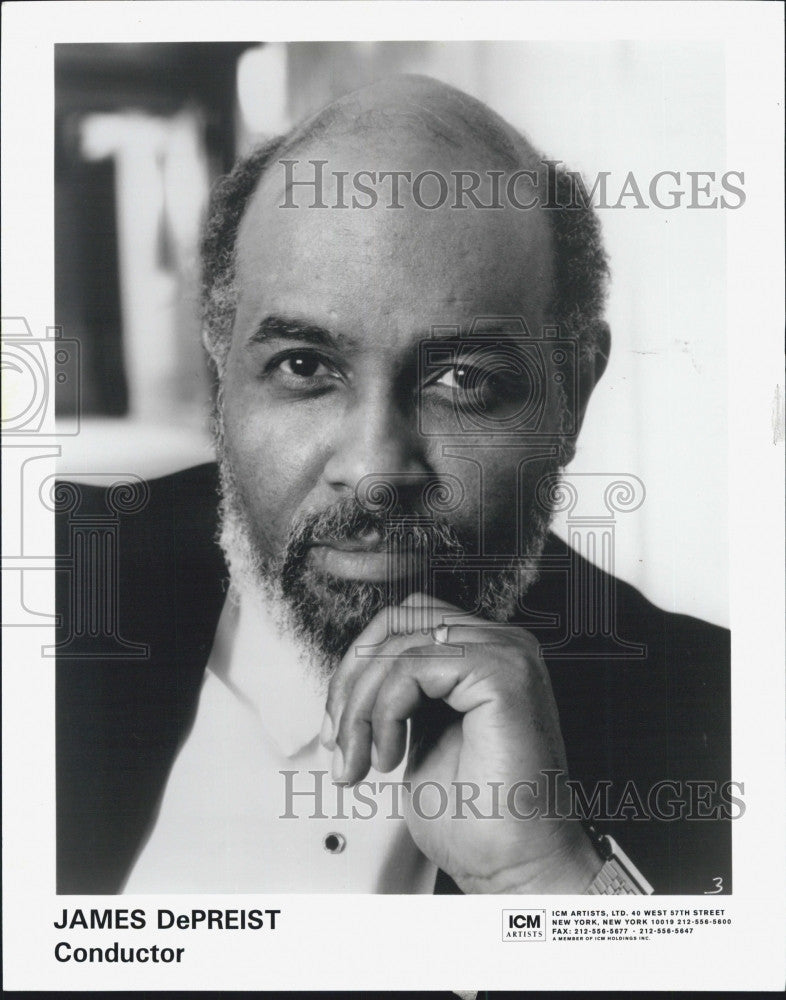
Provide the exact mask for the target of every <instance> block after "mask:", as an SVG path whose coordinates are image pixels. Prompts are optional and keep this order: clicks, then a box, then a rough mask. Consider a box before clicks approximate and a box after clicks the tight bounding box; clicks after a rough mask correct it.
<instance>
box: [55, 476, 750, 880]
mask: <svg viewBox="0 0 786 1000" xmlns="http://www.w3.org/2000/svg"><path fill="white" fill-rule="evenodd" d="M58 499H59V500H60V502H61V508H62V510H61V513H60V514H59V515H58V531H57V553H58V557H59V566H60V570H59V572H58V574H57V576H58V586H57V601H58V613H59V614H60V616H61V628H60V633H59V640H58V641H59V643H60V644H61V645H60V649H59V656H58V662H57V686H56V700H57V708H56V711H57V856H58V857H57V879H58V892H60V893H114V892H117V891H119V889H120V888H121V887H122V884H123V882H124V879H125V877H126V875H127V873H128V871H129V869H130V866H131V865H132V863H133V860H134V857H135V855H136V853H137V851H138V849H139V847H140V845H141V843H142V842H143V840H144V837H145V834H146V832H147V830H148V829H149V827H150V825H151V822H152V820H153V818H154V816H155V812H156V809H157V805H158V802H159V799H160V796H161V794H162V792H163V789H164V786H165V783H166V779H167V776H168V774H169V770H170V767H171V765H172V762H173V759H174V756H175V753H176V751H177V749H178V746H179V745H180V743H181V742H182V740H183V738H184V736H185V734H186V733H187V731H188V728H189V726H190V723H191V721H192V720H193V716H194V713H195V710H196V703H197V698H198V693H199V689H200V684H201V681H202V675H203V672H204V669H205V664H206V662H207V658H208V655H209V653H210V648H211V645H212V641H213V636H214V633H215V630H216V626H217V623H218V618H219V614H220V612H221V608H222V605H223V601H224V597H225V588H226V581H227V570H226V566H225V563H224V560H223V556H222V553H221V550H220V549H219V547H218V546H217V544H216V542H215V536H216V523H217V500H218V479H217V473H216V467H215V465H212V464H211V465H203V466H199V467H196V468H193V469H188V470H186V471H184V472H180V473H177V474H175V475H171V476H167V477H165V478H163V479H158V480H154V481H152V482H150V483H147V484H145V485H144V486H143V488H142V493H141V494H140V495H139V496H138V497H134V496H132V495H131V494H130V493H129V491H127V490H126V491H124V490H123V488H115V489H114V490H109V491H107V490H104V489H98V488H96V487H90V486H84V485H77V484H61V491H60V493H59V494H58ZM545 556H546V557H547V558H546V562H545V564H544V565H545V566H546V568H545V569H544V571H543V572H542V574H541V579H540V581H539V582H538V583H537V584H536V585H535V587H533V588H532V590H531V591H530V592H529V593H528V595H527V597H526V604H527V613H526V615H524V616H522V619H521V623H522V624H523V625H524V626H525V627H527V628H528V629H530V631H532V632H533V633H534V634H535V635H536V636H537V637H538V639H539V640H540V642H541V644H542V648H543V649H544V656H545V658H546V662H547V663H548V666H549V671H550V674H551V679H552V685H553V688H554V693H555V697H556V700H557V705H558V707H559V713H560V722H561V726H562V733H563V737H564V740H565V746H566V751H567V758H568V765H569V771H570V775H571V778H573V779H574V780H578V781H580V782H581V784H582V787H583V789H584V792H585V795H586V796H587V798H588V799H591V797H592V791H593V788H594V786H595V785H596V783H598V782H603V781H606V782H611V783H612V784H611V787H610V788H609V789H608V803H609V810H608V812H610V813H611V815H612V816H613V815H614V812H615V810H616V811H617V812H618V817H617V818H614V819H612V818H609V816H608V815H607V816H606V818H605V819H600V820H598V821H597V823H596V826H597V827H599V828H600V829H602V830H604V831H607V832H609V833H612V834H613V835H614V836H615V837H616V839H617V840H618V841H619V842H620V844H621V845H622V847H623V848H624V850H625V851H626V852H627V853H628V854H629V855H630V857H631V858H632V860H633V861H634V862H635V863H636V865H637V867H639V868H640V869H641V871H642V872H643V873H644V874H645V875H646V876H647V878H648V879H649V881H650V882H652V884H653V886H654V887H655V890H656V892H658V893H698V894H702V893H704V892H706V891H708V890H709V891H711V890H713V889H714V888H715V887H716V886H717V885H718V883H717V882H715V881H714V880H715V879H718V878H720V879H721V880H722V882H721V885H722V888H723V891H724V892H728V891H730V889H731V823H730V822H729V820H728V819H727V818H713V819H706V818H705V819H700V818H696V819H689V818H684V816H683V818H676V819H674V820H670V821H669V820H665V819H657V818H642V814H641V806H643V807H644V813H645V814H648V815H651V809H650V807H651V806H652V804H653V802H654V793H652V792H651V790H652V788H653V786H656V785H657V783H658V782H662V781H664V780H668V781H672V782H676V785H672V786H668V787H666V788H664V789H663V790H662V791H661V793H660V799H659V801H660V806H661V808H662V809H664V810H665V809H666V807H668V803H669V800H670V799H671V800H675V801H677V800H679V801H682V802H687V803H689V802H690V799H691V797H692V799H693V811H694V812H699V813H702V812H703V813H705V814H706V813H708V812H709V813H712V812H713V810H714V809H716V808H718V799H717V796H715V797H713V796H711V795H708V792H707V789H706V788H704V789H702V788H701V786H696V785H695V784H694V785H693V786H692V788H691V786H689V785H687V782H694V783H695V782H711V783H714V784H715V787H718V786H719V785H721V784H722V783H723V782H727V781H728V780H729V778H730V722H731V720H730V704H729V634H728V632H726V631H725V630H723V629H720V628H717V627H715V626H712V625H708V624H707V623H705V622H701V621H698V620H696V619H694V618H689V617H686V616H683V615H674V614H669V613H667V612H664V611H661V610H660V609H658V608H656V607H654V605H652V604H650V603H649V601H647V600H646V599H645V598H644V597H643V596H642V595H641V594H640V593H639V592H638V591H636V590H635V589H634V588H632V587H630V586H628V585H627V584H625V583H622V582H621V581H618V580H615V579H613V578H612V577H609V576H607V575H606V574H603V573H601V572H600V571H598V570H593V569H592V568H591V567H590V566H589V564H588V563H586V562H585V561H584V560H583V559H581V558H580V557H579V556H578V555H577V554H576V553H573V552H572V550H570V549H568V548H567V547H566V546H565V545H564V543H563V542H561V541H560V540H559V539H557V538H556V537H555V536H553V535H552V536H550V537H549V542H548V545H547V548H546V552H545ZM549 567H550V568H549ZM589 579H592V581H594V585H595V588H596V589H595V591H594V594H595V596H594V598H593V601H592V608H593V609H594V610H595V611H596V612H597V614H598V616H599V617H598V618H597V619H596V621H595V623H594V626H593V624H592V623H589V624H590V628H589V633H591V632H592V629H593V628H594V629H595V634H594V636H593V635H592V634H586V635H585V634H582V635H579V636H577V637H574V638H573V640H572V641H569V642H565V641H564V640H565V639H566V637H567V638H570V637H569V636H568V635H567V631H568V630H567V628H566V623H569V621H570V616H569V615H568V608H569V607H570V602H571V601H572V600H574V598H575V593H574V591H575V587H576V585H577V581H579V580H583V581H585V583H586V581H587V580H589ZM615 602H616V613H615V615H614V618H615V621H616V626H615V627H614V629H613V630H612V629H609V628H608V627H606V628H604V627H603V622H604V618H603V615H604V614H607V613H608V612H609V610H610V609H611V608H613V607H614V604H615ZM606 625H608V621H607V622H606ZM598 626H600V627H599V628H598ZM610 631H613V632H614V633H615V635H614V636H610V635H609V632H610ZM628 782H633V783H634V784H635V788H634V789H633V790H631V786H630V785H628ZM675 789H676V791H675ZM636 793H638V798H637V795H636ZM648 796H649V797H650V799H651V801H650V802H649V803H648V801H647V799H648ZM639 803H641V806H640V805H639ZM625 804H627V806H628V808H627V809H625V808H623V809H620V808H619V806H620V805H623V806H624V805H625ZM683 808H685V807H683ZM720 808H721V809H723V803H721V804H720ZM637 812H638V813H639V815H638V816H636V815H635V814H636V813H637ZM435 891H436V892H457V891H458V890H457V889H456V887H455V885H454V884H453V883H452V881H451V880H450V879H449V878H448V877H447V876H446V875H445V874H444V873H442V872H440V873H439V875H438V877H437V883H436V886H435Z"/></svg>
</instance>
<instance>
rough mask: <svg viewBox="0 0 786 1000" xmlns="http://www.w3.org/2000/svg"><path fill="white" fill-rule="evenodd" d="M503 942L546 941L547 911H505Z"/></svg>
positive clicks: (503, 912) (503, 914)
mask: <svg viewBox="0 0 786 1000" xmlns="http://www.w3.org/2000/svg"><path fill="white" fill-rule="evenodd" d="M502 940H503V941H545V940H546V911H545V910H503V911H502Z"/></svg>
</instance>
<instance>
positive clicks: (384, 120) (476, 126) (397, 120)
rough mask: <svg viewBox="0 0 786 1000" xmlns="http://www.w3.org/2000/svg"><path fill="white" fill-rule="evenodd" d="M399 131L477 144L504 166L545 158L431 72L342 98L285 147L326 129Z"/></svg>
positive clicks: (452, 144) (450, 143)
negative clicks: (431, 75) (431, 76)
mask: <svg viewBox="0 0 786 1000" xmlns="http://www.w3.org/2000/svg"><path fill="white" fill-rule="evenodd" d="M385 131H387V132H394V133H395V134H396V135H397V136H398V137H399V138H403V139H404V141H405V142H406V141H407V140H408V139H414V138H415V137H417V136H423V135H427V136H428V137H429V138H430V139H432V140H433V141H434V142H435V143H442V144H443V145H444V146H445V147H446V148H448V149H450V148H454V149H455V148H458V147H460V146H463V145H469V144H472V145H473V146H474V147H475V148H476V149H478V150H485V151H486V152H487V153H489V154H491V155H492V156H493V157H494V158H495V161H496V162H499V163H500V164H501V165H502V166H503V167H504V168H505V169H508V170H516V169H518V168H522V167H525V168H537V167H538V166H539V164H540V158H539V156H538V153H537V151H536V150H535V149H534V148H533V147H532V146H531V145H530V144H529V143H528V142H527V140H526V139H525V138H524V137H523V136H521V135H520V134H519V133H517V132H516V131H515V130H514V129H513V128H511V126H510V125H508V124H507V122H505V121H504V120H503V119H502V118H500V116H499V115H497V114H496V113H495V112H494V111H492V110H491V108H489V107H488V106H487V105H485V104H483V103H482V102H481V101H478V100H476V99H475V98H474V97H470V96H469V95H468V94H465V93H463V92H462V91H460V90H457V89H456V88H455V87H450V86H448V84H446V83H441V82H440V81H438V80H433V79H431V78H430V77H427V76H417V75H403V76H394V77H388V78H386V79H384V80H379V81H377V82H375V83H372V84H370V85H369V86H368V87H363V88H362V89H361V90H356V91H353V92H352V93H350V94H345V95H344V96H342V97H340V98H338V99H337V100H335V101H333V102H331V103H330V104H329V105H327V107H325V108H322V109H321V110H320V111H318V112H317V113H316V114H315V115H313V116H312V117H311V118H309V119H307V120H306V121H304V122H303V123H301V124H300V125H299V126H296V127H295V129H294V130H293V131H292V132H291V133H290V135H289V137H288V138H287V142H286V145H285V147H284V149H285V151H286V152H291V151H292V150H293V149H295V148H297V147H299V146H300V145H301V144H303V143H306V142H309V141H312V140H317V139H320V138H322V137H324V136H326V135H331V136H334V137H336V138H338V137H339V136H342V135H343V136H346V135H356V136H359V137H362V136H364V135H368V134H370V133H374V132H385Z"/></svg>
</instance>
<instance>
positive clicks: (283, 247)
mask: <svg viewBox="0 0 786 1000" xmlns="http://www.w3.org/2000/svg"><path fill="white" fill-rule="evenodd" d="M283 158H284V159H287V160H290V161H291V160H294V161H296V162H295V164H294V165H290V167H289V168H287V167H285V166H284V165H283V164H282V163H281V162H280V160H279V159H276V160H274V161H273V162H272V163H271V164H270V165H268V168H267V170H266V172H265V174H264V175H263V177H262V180H261V181H260V183H259V185H258V186H257V189H256V191H255V192H254V194H253V195H252V197H251V199H250V201H249V205H248V207H247V209H246V212H245V215H244V217H243V220H242V223H241V226H240V230H239V234H238V241H237V272H238V279H239V297H238V309H237V316H236V329H238V328H241V329H243V328H245V327H247V326H248V325H249V324H252V323H253V322H255V321H256V322H258V321H259V319H260V318H262V316H264V315H267V314H269V313H276V314H279V315H285V316H292V317H294V318H297V319H300V320H307V321H309V322H312V323H317V324H319V325H321V326H326V327H327V328H329V329H336V330H337V332H343V333H346V334H348V335H350V336H352V337H355V338H359V339H361V340H363V339H365V340H367V341H374V342H376V341H380V342H385V343H394V342H396V340H397V339H404V340H406V339H407V338H411V337H412V336H416V335H417V336H424V335H428V332H429V329H430V328H431V327H433V326H457V325H458V326H461V327H466V326H469V325H470V324H471V322H472V320H473V319H474V318H475V317H476V316H490V315H500V316H513V315H515V316H522V317H523V318H524V319H525V321H526V322H527V323H528V325H530V328H532V326H533V325H534V326H535V327H537V325H538V324H539V323H540V322H542V321H543V319H544V311H545V308H546V304H547V301H548V297H549V289H550V286H551V278H552V265H551V234H550V230H549V226H548V222H547V219H546V217H545V213H544V211H543V210H542V209H531V210H527V211H520V210H516V209H515V208H513V207H512V206H510V205H506V206H505V207H504V208H502V209H491V208H489V209H484V208H478V207H475V206H474V205H473V204H472V202H471V201H470V200H469V199H466V198H465V199H463V201H464V204H466V205H467V206H468V207H466V208H456V207H454V206H455V202H456V190H457V185H458V184H459V183H461V182H460V181H459V180H458V179H457V174H458V172H459V171H465V172H472V173H473V174H475V175H477V176H478V177H479V178H480V181H479V184H478V186H477V188H476V189H475V194H476V196H477V198H478V200H479V201H480V203H481V204H483V205H489V204H493V202H494V193H493V190H492V184H493V183H494V182H493V180H492V175H491V174H490V173H489V171H492V170H503V171H505V173H506V175H509V174H510V173H512V171H513V168H512V167H511V166H510V164H509V162H508V163H504V162H500V161H499V160H498V159H495V157H494V155H493V154H492V153H490V152H489V151H488V149H485V148H483V147H482V146H480V145H478V144H476V143H475V144H473V143H472V142H470V141H466V140H462V139H457V138H455V137H451V138H450V139H449V140H448V139H445V137H439V138H437V137H431V136H425V137H424V136H422V135H421V136H413V134H412V132H411V131H410V130H408V129H407V128H401V127H397V126H395V125H394V126H391V128H390V129H388V130H387V131H386V132H382V133H380V132H376V133H372V134H369V135H365V136H346V135H345V136H340V137H334V138H331V137H329V136H328V137H322V138H321V139H320V140H319V141H318V142H311V143H308V142H307V143H305V144H304V145H303V146H301V147H299V148H296V149H295V150H293V151H290V152H288V153H287V154H286V155H285V157H283ZM312 160H321V161H325V162H324V164H323V165H322V166H315V165H314V164H313V163H311V161H312ZM287 169H288V170H289V176H290V178H292V177H294V178H295V179H297V180H306V181H309V182H312V181H314V180H315V178H316V177H317V176H319V177H320V178H321V185H322V186H321V195H322V203H323V204H324V205H326V206H330V207H324V208H323V207H313V206H314V201H315V197H314V190H315V189H314V187H313V185H311V184H309V185H304V186H296V187H295V188H293V189H292V192H291V195H290V197H289V198H287V190H286V184H285V181H286V178H287ZM392 171H408V172H409V174H410V175H411V177H412V178H413V179H414V178H415V177H417V176H418V175H419V174H423V173H424V172H426V171H428V172H432V174H436V175H439V176H440V177H442V178H444V182H445V183H446V184H447V185H448V197H447V198H446V199H445V202H444V204H442V205H441V206H440V207H438V208H436V209H433V210H429V209H427V208H424V207H422V204H423V203H424V202H425V203H427V204H430V203H433V202H434V201H436V200H439V199H438V195H439V184H440V182H439V181H438V180H437V178H436V177H435V176H433V175H432V176H430V177H429V178H427V179H426V180H424V183H423V187H422V188H421V192H420V195H421V196H420V199H419V200H420V204H418V200H417V199H416V198H415V197H413V186H412V183H411V182H409V181H408V180H407V179H406V178H402V179H401V180H400V181H399V195H398V202H397V203H398V204H400V205H401V207H400V208H396V207H393V205H394V203H395V201H394V198H393V196H392V187H391V183H392V182H391V180H390V179H389V178H388V179H384V180H383V179H382V178H381V177H380V173H381V172H392ZM463 183H464V184H465V185H467V184H468V183H469V182H467V181H464V182H463ZM502 183H503V184H504V177H503V181H502ZM360 186H366V187H367V188H368V187H371V188H372V189H374V191H375V192H376V195H377V201H376V204H374V205H373V206H372V207H360V206H366V205H368V204H369V201H370V200H371V198H370V197H369V195H368V194H366V193H364V192H363V191H362V190H360ZM353 196H356V198H357V201H356V203H355V204H354V205H353ZM287 202H289V204H293V203H294V205H295V207H290V208H284V207H282V206H283V205H284V204H286V203H287ZM342 204H346V205H348V206H349V207H347V208H340V207H339V208H336V207H332V206H335V205H342ZM533 332H534V331H533Z"/></svg>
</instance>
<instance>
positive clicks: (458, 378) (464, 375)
mask: <svg viewBox="0 0 786 1000" xmlns="http://www.w3.org/2000/svg"><path fill="white" fill-rule="evenodd" d="M470 373H471V371H470V368H469V367H468V366H466V365H462V366H461V367H458V366H457V367H455V368H448V370H447V371H445V372H443V373H442V374H441V375H440V377H439V378H438V379H435V380H434V383H433V384H434V385H443V386H445V388H446V389H464V388H465V387H466V385H467V382H468V380H469V377H470Z"/></svg>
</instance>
